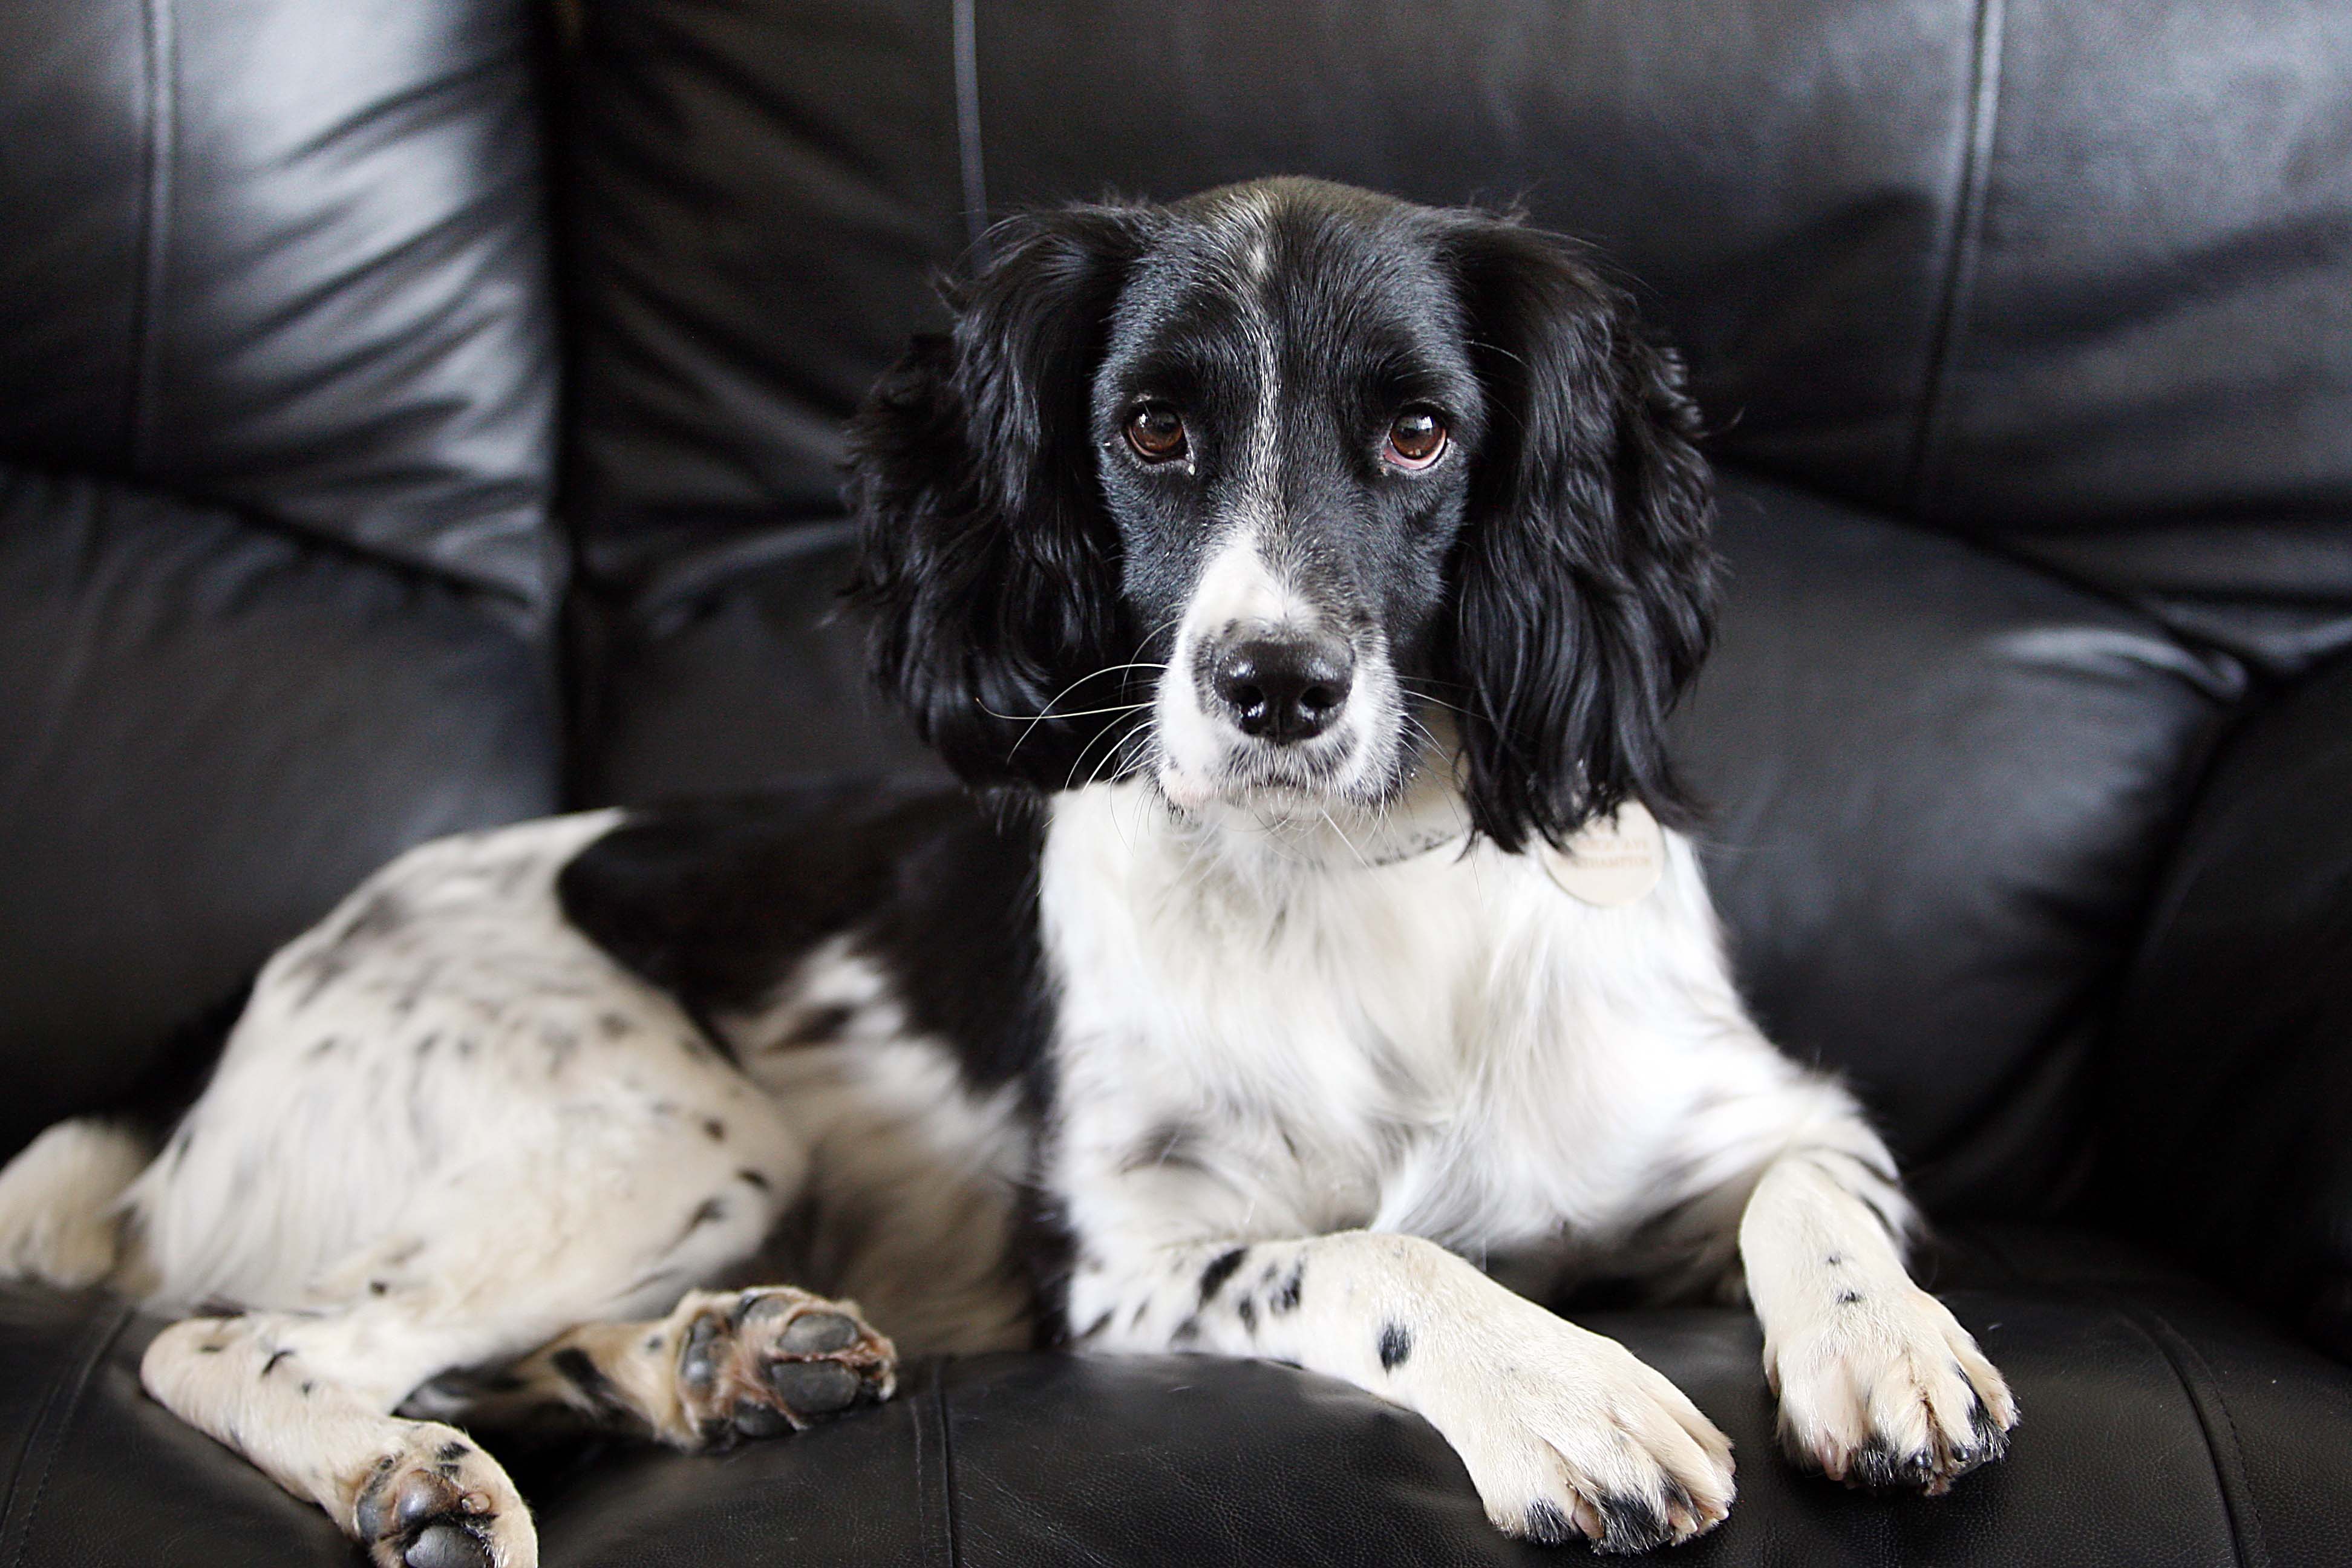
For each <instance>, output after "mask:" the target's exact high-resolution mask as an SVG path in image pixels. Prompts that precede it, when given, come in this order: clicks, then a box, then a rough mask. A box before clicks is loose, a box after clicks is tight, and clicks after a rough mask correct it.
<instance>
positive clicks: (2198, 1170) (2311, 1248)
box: [2100, 659, 2352, 1361]
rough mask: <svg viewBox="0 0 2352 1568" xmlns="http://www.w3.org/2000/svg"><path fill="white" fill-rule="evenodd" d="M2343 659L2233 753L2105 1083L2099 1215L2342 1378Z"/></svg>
mask: <svg viewBox="0 0 2352 1568" xmlns="http://www.w3.org/2000/svg"><path fill="white" fill-rule="evenodd" d="M2347 805H2352V659H2337V660H2336V662H2335V663H2334V664H2332V665H2330V666H2328V667H2327V668H2326V669H2325V670H2323V671H2321V672H2320V673H2319V674H2316V675H2315V676H2313V677H2312V678H2311V679H2308V680H2306V681H2305V682H2304V683H2303V684H2302V685H2301V686H2300V687H2298V688H2296V689H2293V690H2291V691H2288V692H2285V693H2283V694H2280V695H2278V696H2277V697H2276V698H2275V699H2274V700H2273V701H2271V702H2270V703H2269V704H2268V705H2267V706H2266V707H2265V708H2263V710H2261V711H2260V712H2258V713H2256V714H2255V715H2254V716H2253V717H2252V719H2251V720H2249V721H2248V722H2247V723H2246V724H2245V726H2244V727H2243V728H2242V730H2241V731H2238V732H2237V733H2235V734H2233V735H2231V738H2230V740H2229V742H2228V744H2227V745H2226V746H2225V747H2224V749H2223V750H2222V752H2221V755H2220V757H2219V758H2218V759H2217V760H2216V762H2215V763H2214V766H2213V770H2212V773H2211V775H2210V778H2209V779H2208V780H2207V782H2206V784H2205V787H2204V790H2203V792H2202V794H2201V795H2200V797H2199V799H2198V802H2197V806H2196V810H2195V813H2194V815H2193V816H2191V818H2190V821H2189V828H2188V831H2187V833H2186V835H2185V837H2183V839H2182V841H2181V844H2180V847H2179V852H2178V853H2177V854H2176V855H2175V856H2174V857H2173V858H2172V862H2171V865H2170V867H2169V868H2168V871H2167V873H2166V877H2165V885H2164V889H2163V891H2162V893H2161V894H2160V895H2159V897H2158V900H2157V903H2156V909H2155V914H2154V916H2153V918H2152V919H2151V920H2150V921H2149V922H2148V926H2147V934H2146V937H2145V939H2144V941H2143V942H2142V943H2141V945H2140V947H2139V951H2138V952H2137V954H2136V955H2135V958H2134V961H2133V963H2132V966H2131V971H2130V974H2129V977H2128V979H2127V981H2126V984H2125V985H2124V987H2123V994H2122V999H2121V1005H2120V1007H2119V1008H2118V1010H2117V1014H2116V1021H2115V1026H2114V1031H2113V1034H2112V1037H2111V1038H2110V1040H2109V1042H2108V1044H2109V1048H2108V1051H2107V1053H2106V1057H2105V1061H2104V1062H2103V1064H2102V1067H2103V1079H2104V1083H2105V1089H2104V1091H2103V1093H2102V1095H2101V1102H2102V1108H2103V1110H2104V1113H2105V1114H2104V1121H2105V1141H2104V1148H2105V1161H2104V1180H2103V1181H2102V1183H2101V1190H2100V1196H2101V1198H2102V1199H2103V1200H2104V1202H2105V1209H2106V1212H2107V1213H2108V1214H2109V1215H2113V1216H2115V1217H2116V1220H2117V1221H2118V1222H2119V1223H2121V1224H2123V1225H2126V1226H2129V1227H2130V1228H2131V1229H2132V1230H2134V1231H2136V1232H2137V1233H2138V1234H2140V1235H2142V1236H2145V1237H2147V1238H2148V1239H2149V1240H2151V1241H2153V1242H2155V1243H2157V1244H2158V1245H2163V1246H2168V1247H2178V1248H2179V1249H2180V1250H2181V1251H2182V1252H2183V1253H2184V1254H2185V1255H2187V1256H2189V1257H2191V1258H2196V1259H2197V1260H2198V1261H2199V1262H2200V1264H2202V1265H2203V1266H2204V1267H2205V1268H2207V1269H2208V1270H2209V1271H2210V1272H2211V1273H2212V1274H2213V1275H2214V1276H2215V1277H2216V1278H2218V1279H2221V1280H2222V1281H2224V1282H2225V1284H2226V1285H2227V1286H2228V1287H2229V1288H2231V1289H2235V1290H2238V1291H2241V1292H2243V1293H2245V1294H2247V1295H2249V1296H2251V1297H2252V1298H2253V1299H2255V1300H2262V1301H2265V1302H2268V1303H2270V1304H2272V1305H2273V1306H2275V1307H2277V1308H2278V1309H2279V1310H2282V1311H2284V1312H2285V1313H2287V1314H2288V1315H2289V1316H2290V1317H2291V1318H2293V1319H2294V1321H2297V1322H2299V1323H2300V1324H2302V1326H2303V1327H2304V1328H2305V1331H2307V1332H2309V1333H2310V1334H2312V1335H2313V1336H2314V1337H2315V1339H2317V1340H2318V1341H2319V1342H2321V1343H2323V1344H2325V1345H2326V1346H2327V1347H2328V1348H2329V1349H2331V1350H2332V1351H2333V1352H2335V1353H2336V1355H2338V1356H2341V1357H2344V1358H2345V1359H2346V1360H2347V1361H2352V809H2347Z"/></svg>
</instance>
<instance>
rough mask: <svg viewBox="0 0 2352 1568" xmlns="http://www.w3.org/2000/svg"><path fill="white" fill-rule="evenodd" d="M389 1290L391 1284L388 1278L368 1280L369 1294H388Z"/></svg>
mask: <svg viewBox="0 0 2352 1568" xmlns="http://www.w3.org/2000/svg"><path fill="white" fill-rule="evenodd" d="M391 1290H392V1285H391V1282H390V1281H388V1280H383V1279H371V1280H369V1281H368V1294H369V1295H371V1296H383V1295H388V1294H390V1293H391Z"/></svg>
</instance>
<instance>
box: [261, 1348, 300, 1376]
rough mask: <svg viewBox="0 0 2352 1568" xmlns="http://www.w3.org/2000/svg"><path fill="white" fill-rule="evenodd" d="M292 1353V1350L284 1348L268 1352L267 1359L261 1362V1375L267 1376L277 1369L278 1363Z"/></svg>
mask: <svg viewBox="0 0 2352 1568" xmlns="http://www.w3.org/2000/svg"><path fill="white" fill-rule="evenodd" d="M293 1353H294V1352H292V1351H286V1350H280V1351H272V1352H269V1359H268V1361H266V1362H263V1363H261V1375H262V1376H264V1377H268V1375H269V1374H270V1373H273V1372H276V1371H277V1370H278V1363H279V1362H281V1361H284V1360H285V1359H286V1358H287V1357H288V1356H289V1355H292V1354H293Z"/></svg>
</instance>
